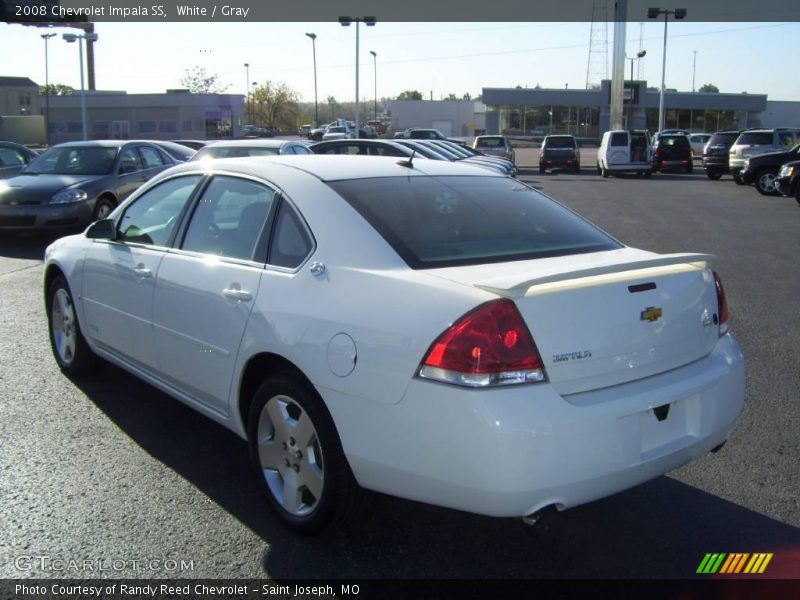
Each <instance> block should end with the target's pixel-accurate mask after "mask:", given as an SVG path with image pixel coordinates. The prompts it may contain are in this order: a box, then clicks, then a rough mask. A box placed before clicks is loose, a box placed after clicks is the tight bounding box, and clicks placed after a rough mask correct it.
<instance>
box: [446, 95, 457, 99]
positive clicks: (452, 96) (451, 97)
mask: <svg viewBox="0 0 800 600" xmlns="http://www.w3.org/2000/svg"><path fill="white" fill-rule="evenodd" d="M447 100H458V98H456V95H455V94H448V95H447Z"/></svg>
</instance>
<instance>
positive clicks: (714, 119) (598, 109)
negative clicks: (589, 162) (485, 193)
mask: <svg viewBox="0 0 800 600" xmlns="http://www.w3.org/2000/svg"><path fill="white" fill-rule="evenodd" d="M659 96H660V94H659V92H658V91H657V90H656V89H655V88H648V86H647V82H646V81H633V82H631V81H626V82H625V91H624V111H623V127H625V128H631V129H649V130H650V131H657V130H658V106H659ZM610 99H611V82H610V81H609V80H605V81H603V82H602V83H601V84H600V86H599V87H598V88H597V89H589V90H570V89H545V88H520V87H517V88H483V94H482V98H481V102H475V101H467V100H461V101H457V100H441V101H424V100H415V101H412V100H395V101H391V102H389V109H390V110H391V113H392V124H393V125H394V127H395V129H405V128H406V127H435V128H437V129H439V130H441V131H442V133H445V134H447V135H454V136H470V135H475V134H476V133H483V132H485V133H489V134H493V133H494V134H497V133H505V134H508V135H520V136H522V135H524V136H530V135H533V136H537V135H546V134H548V133H566V134H572V135H575V136H579V137H585V138H589V139H599V138H600V137H601V136H602V135H603V133H604V132H605V131H607V130H608V129H609V128H610ZM664 106H665V128H667V129H686V130H690V131H717V130H720V129H737V128H738V129H744V128H747V127H781V126H798V125H800V102H780V101H779V102H775V101H770V100H768V99H767V96H766V94H746V93H741V94H723V93H708V92H678V91H674V90H668V91H667V92H665V94H664Z"/></svg>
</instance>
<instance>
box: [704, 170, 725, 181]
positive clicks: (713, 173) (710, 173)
mask: <svg viewBox="0 0 800 600" xmlns="http://www.w3.org/2000/svg"><path fill="white" fill-rule="evenodd" d="M706 177H708V178H709V179H710V180H711V181H717V180H718V179H719V178H720V177H722V173H720V172H719V171H706Z"/></svg>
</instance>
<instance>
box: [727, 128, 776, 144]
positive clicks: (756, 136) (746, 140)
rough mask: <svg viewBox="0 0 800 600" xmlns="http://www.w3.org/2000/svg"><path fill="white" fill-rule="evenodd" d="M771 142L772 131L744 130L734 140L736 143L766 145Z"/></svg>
mask: <svg viewBox="0 0 800 600" xmlns="http://www.w3.org/2000/svg"><path fill="white" fill-rule="evenodd" d="M771 143H772V132H769V131H746V132H744V133H743V134H742V135H740V136H739V139H737V140H736V145H737V146H739V145H745V146H746V145H759V146H763V145H768V144H771Z"/></svg>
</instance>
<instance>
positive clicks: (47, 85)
mask: <svg viewBox="0 0 800 600" xmlns="http://www.w3.org/2000/svg"><path fill="white" fill-rule="evenodd" d="M57 35H58V34H57V33H43V34H42V35H41V37H42V39H43V40H44V101H45V117H44V121H45V125H44V127H45V141H46V142H47V145H48V146H49V145H50V68H49V64H48V60H47V42H48V41H50V38H52V37H56V36H57Z"/></svg>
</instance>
